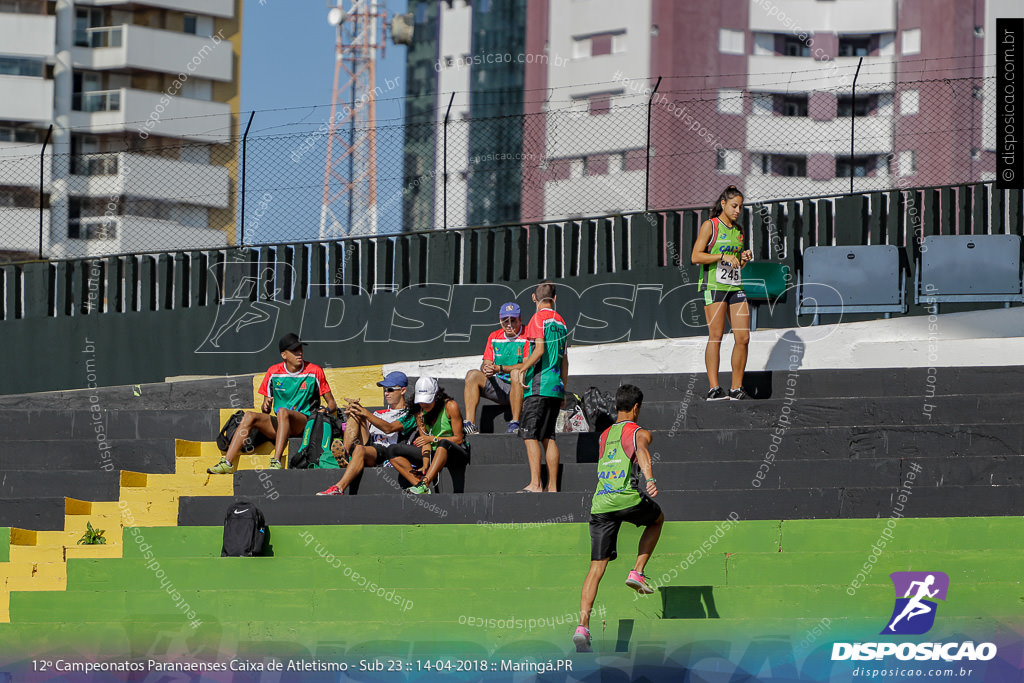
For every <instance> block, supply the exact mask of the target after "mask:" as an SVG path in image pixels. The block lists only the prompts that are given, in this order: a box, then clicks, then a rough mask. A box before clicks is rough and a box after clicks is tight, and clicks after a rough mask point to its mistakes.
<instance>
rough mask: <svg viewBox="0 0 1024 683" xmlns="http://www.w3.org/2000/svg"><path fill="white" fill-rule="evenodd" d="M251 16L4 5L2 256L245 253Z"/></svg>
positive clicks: (195, 7) (120, 4) (223, 3)
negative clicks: (241, 243)
mask: <svg viewBox="0 0 1024 683" xmlns="http://www.w3.org/2000/svg"><path fill="white" fill-rule="evenodd" d="M241 8H242V3H241V0H142V1H132V2H126V1H123V0H90V1H81V0H60V1H59V2H51V1H48V0H0V93H3V94H4V96H3V97H0V244H2V246H0V251H3V252H6V253H8V254H35V253H36V252H37V250H38V248H39V242H40V230H39V208H40V202H41V203H42V207H43V224H44V229H43V231H42V233H43V234H42V249H43V253H44V256H46V257H50V258H63V257H80V256H90V255H102V254H112V253H124V252H135V251H143V250H170V249H177V248H185V247H188V248H197V247H217V246H224V245H226V244H230V243H231V242H232V241H233V239H234V225H235V206H234V193H233V192H232V190H233V187H234V185H235V182H236V178H237V150H236V146H235V144H234V142H233V139H234V137H235V136H236V135H237V114H238V106H239V84H240V72H239V69H240V64H241V62H240V50H241ZM51 125H52V126H53V130H52V133H51V134H50V137H49V140H48V141H47V140H46V135H47V130H48V128H49V127H50V126H51ZM44 141H46V148H45V154H42V155H41V152H43V144H44ZM40 158H42V166H43V168H42V180H43V182H42V190H43V192H42V197H41V198H40V193H39V189H40Z"/></svg>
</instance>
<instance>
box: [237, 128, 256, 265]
mask: <svg viewBox="0 0 1024 683" xmlns="http://www.w3.org/2000/svg"><path fill="white" fill-rule="evenodd" d="M254 116H256V111H255V110H253V111H251V112H249V123H247V124H245V133H243V134H242V207H241V211H242V221H241V223H242V225H241V233H242V234H241V238H240V240H239V246H242V247H244V246H245V148H246V143H247V142H248V141H249V127H250V126H251V125H252V119H253V117H254Z"/></svg>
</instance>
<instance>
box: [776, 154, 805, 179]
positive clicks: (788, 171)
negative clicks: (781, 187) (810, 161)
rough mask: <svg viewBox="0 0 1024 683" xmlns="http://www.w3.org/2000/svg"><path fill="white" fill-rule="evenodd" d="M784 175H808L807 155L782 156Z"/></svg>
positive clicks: (798, 176) (791, 176)
mask: <svg viewBox="0 0 1024 683" xmlns="http://www.w3.org/2000/svg"><path fill="white" fill-rule="evenodd" d="M779 161H780V168H781V170H782V175H784V176H786V177H788V178H802V177H804V176H806V175H807V157H781V158H780V160H779Z"/></svg>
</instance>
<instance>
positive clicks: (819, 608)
mask: <svg viewBox="0 0 1024 683" xmlns="http://www.w3.org/2000/svg"><path fill="white" fill-rule="evenodd" d="M321 585H337V584H333V583H329V582H326V583H325V584H321ZM411 585H412V584H405V586H410V587H408V588H407V587H405V586H398V587H395V588H390V587H389V588H387V589H386V590H385V591H381V594H382V595H383V596H384V597H379V595H378V594H376V593H371V592H370V591H368V590H356V589H354V588H316V589H313V590H309V589H305V590H303V589H284V588H282V589H262V590H259V589H249V590H236V591H231V590H218V589H216V588H211V589H207V590H191V589H190V590H183V589H178V590H180V596H181V597H180V598H175V597H174V596H173V595H172V596H170V597H169V596H168V593H166V592H163V591H144V590H135V591H127V590H126V591H121V592H111V591H106V592H102V593H89V592H86V591H79V592H67V593H65V592H52V593H40V592H16V593H13V594H12V595H11V614H12V619H13V621H15V622H27V621H36V620H40V621H65V620H67V619H70V618H72V617H73V618H74V619H76V620H80V621H81V620H91V621H100V622H105V621H117V620H121V619H126V618H127V619H128V620H133V619H139V618H153V619H156V618H158V616H157V615H167V616H176V615H177V616H180V613H181V612H180V609H179V606H178V605H177V604H176V603H179V602H181V601H182V600H183V601H184V602H187V603H188V604H189V605H190V607H191V609H193V610H195V611H196V612H197V613H198V614H199V615H201V618H204V619H206V618H216V619H232V620H243V619H260V618H265V615H266V614H267V613H268V611H269V612H270V613H273V614H274V615H275V616H276V617H277V618H278V619H280V620H281V621H282V622H291V621H294V622H301V621H303V620H306V619H312V620H314V621H327V620H329V619H331V618H335V619H337V620H339V621H344V620H345V619H346V618H354V617H356V616H358V617H359V618H363V619H374V620H376V619H389V618H392V616H393V613H395V612H400V611H401V610H400V609H399V607H398V606H396V604H395V602H391V601H389V600H390V598H391V596H390V595H389V593H391V592H393V593H394V596H395V598H394V599H395V601H399V602H400V601H402V600H403V599H408V600H412V603H413V604H412V605H411V606H410V608H409V610H408V612H410V613H411V612H412V611H413V610H415V611H416V612H417V613H418V614H429V615H431V617H432V618H436V619H437V620H438V621H458V620H459V618H460V617H463V618H467V619H468V618H469V617H471V616H479V617H481V618H489V617H496V618H498V617H505V616H515V617H520V616H522V617H533V618H539V617H542V616H553V615H558V614H567V613H571V612H572V611H573V610H574V609H577V608H578V605H579V603H578V599H579V598H578V596H579V593H578V588H575V589H574V588H568V587H567V588H535V589H521V590H517V591H515V593H514V594H513V595H511V596H510V591H509V589H508V587H507V586H503V587H499V588H490V589H459V590H457V591H455V590H452V589H444V588H442V589H433V588H427V589H417V588H412V587H411ZM604 588H605V590H603V591H602V592H601V593H599V595H598V601H599V603H601V604H604V605H605V606H606V608H607V609H608V610H611V611H613V612H614V613H615V614H614V615H615V616H617V617H623V616H626V615H644V616H647V617H657V616H659V615H661V614H662V605H663V601H664V603H667V607H665V611H664V616H665V617H666V618H682V617H691V618H704V617H705V616H711V617H714V616H715V615H716V614H717V615H718V616H719V617H725V618H746V619H760V618H782V617H784V618H814V617H817V618H821V617H839V616H847V617H850V616H852V617H858V616H864V617H866V616H877V615H879V614H888V613H889V612H891V610H892V605H893V596H892V593H891V592H889V591H883V590H862V591H861V592H860V593H858V594H857V595H856V596H853V597H851V596H850V595H848V594H847V592H846V590H845V586H781V587H764V586H736V587H728V586H719V587H710V588H709V587H689V586H677V587H670V588H668V589H667V590H666V591H664V592H661V593H658V594H655V595H653V596H647V597H644V598H639V599H635V598H636V597H637V596H636V594H635V593H632V592H630V591H629V590H628V589H627V588H625V587H624V586H621V585H615V584H612V585H607V586H605V587H604ZM942 613H943V615H948V616H976V615H982V616H989V617H994V616H995V617H998V616H1007V617H1009V616H1019V615H1020V614H1021V613H1024V585H1022V584H1021V583H1019V582H1016V581H1015V582H998V583H977V584H971V585H963V586H958V587H956V589H955V592H951V593H950V597H949V599H948V600H947V601H946V602H945V603H943V605H942ZM347 615H351V616H347ZM414 618H415V616H414Z"/></svg>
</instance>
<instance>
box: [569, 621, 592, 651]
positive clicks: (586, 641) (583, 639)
mask: <svg viewBox="0 0 1024 683" xmlns="http://www.w3.org/2000/svg"><path fill="white" fill-rule="evenodd" d="M572 642H573V645H575V646H576V652H593V650H591V649H590V631H589V630H587V628H586V627H585V626H577V627H576V633H574V634H573V636H572Z"/></svg>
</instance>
